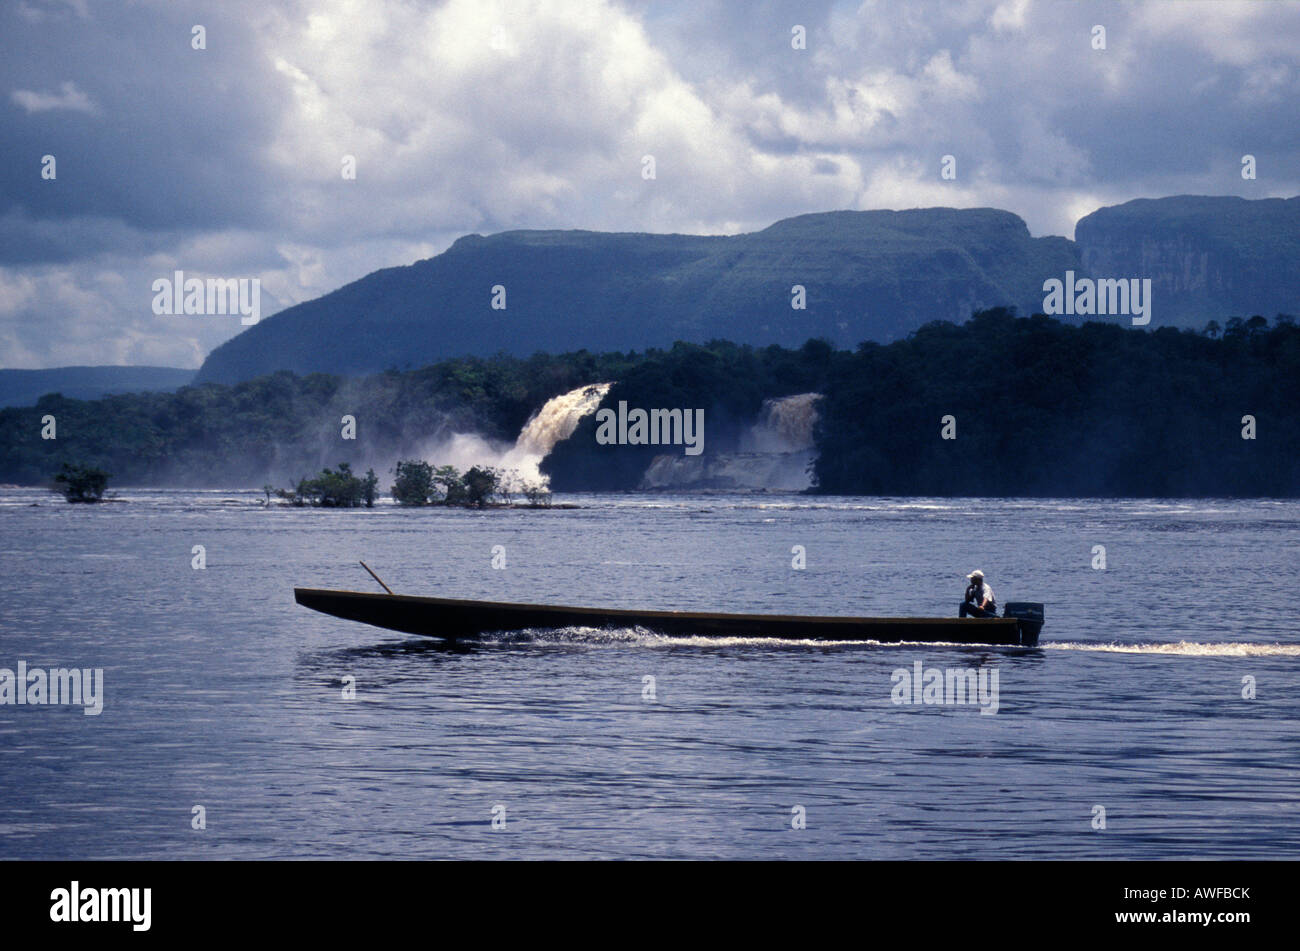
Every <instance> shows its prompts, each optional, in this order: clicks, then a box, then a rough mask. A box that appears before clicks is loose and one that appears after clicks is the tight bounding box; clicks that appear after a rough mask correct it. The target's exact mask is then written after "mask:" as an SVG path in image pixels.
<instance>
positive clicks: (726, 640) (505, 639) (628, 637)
mask: <svg viewBox="0 0 1300 951" xmlns="http://www.w3.org/2000/svg"><path fill="white" fill-rule="evenodd" d="M478 643H480V644H502V645H511V644H555V645H561V644H563V645H572V646H593V647H603V646H614V647H624V646H633V647H707V648H717V647H763V648H769V649H771V648H778V649H780V648H809V647H817V648H821V649H823V650H824V649H826V648H832V647H833V648H842V647H927V648H930V647H960V648H977V649H979V650H984V651H987V650H997V649H1004V650H1017V651H1019V650H1025V649H1026V648H1023V647H1015V646H1011V645H997V644H969V643H949V642H939V641H875V640H860V641H854V640H827V639H826V638H820V637H759V636H754V637H745V636H743V635H736V636H728V637H709V636H707V635H690V636H680V635H668V634H660V633H658V632H657V631H652V630H650V629H649V628H643V627H624V628H597V627H560V628H528V629H525V630H522V631H501V632H498V633H495V634H487V635H483V636H482V637H480V638H479V639H478Z"/></svg>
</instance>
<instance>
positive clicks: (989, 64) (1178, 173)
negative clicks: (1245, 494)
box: [0, 0, 1300, 368]
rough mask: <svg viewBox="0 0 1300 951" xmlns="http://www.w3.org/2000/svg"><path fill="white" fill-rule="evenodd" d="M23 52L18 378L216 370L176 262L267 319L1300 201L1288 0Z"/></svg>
mask: <svg viewBox="0 0 1300 951" xmlns="http://www.w3.org/2000/svg"><path fill="white" fill-rule="evenodd" d="M195 26H202V27H203V33H204V40H205V45H206V48H205V49H194V48H193V46H194V44H195V40H194V28H195ZM1097 26H1101V27H1104V29H1105V49H1095V48H1094V46H1095V45H1096V42H1095V39H1094V37H1095V35H1096V32H1095V27H1097ZM796 27H802V28H803V33H804V35H805V36H806V48H804V49H795V48H794V46H795V42H794V40H795V34H796ZM0 51H2V52H3V58H2V59H0V142H2V143H3V149H2V150H0V155H2V156H3V159H2V161H0V185H2V186H3V191H2V192H0V195H2V198H0V366H3V367H29V368H30V367H45V366H61V365H67V364H153V365H167V366H188V367H194V366H198V364H199V363H200V362H201V361H202V359H203V356H204V355H205V354H206V353H207V352H208V351H209V350H210V349H211V348H212V347H214V346H216V345H217V344H218V343H220V342H222V341H223V340H225V339H227V338H228V337H230V336H233V335H234V334H235V333H237V332H238V331H239V330H240V329H241V327H240V324H239V319H238V317H190V318H184V317H169V316H157V315H155V314H154V313H153V312H152V309H151V303H152V300H153V291H152V290H151V284H152V282H153V280H154V279H155V278H159V277H164V276H169V275H170V274H171V273H172V271H174V270H176V269H181V270H184V271H185V272H186V274H187V276H198V277H249V278H253V277H255V278H258V279H260V280H261V282H262V311H263V315H264V316H265V315H269V314H270V313H273V312H274V311H276V310H278V309H281V308H283V307H285V306H289V305H291V304H294V303H297V302H299V301H302V300H306V299H310V298H312V297H316V296H319V295H320V294H322V293H325V292H327V291H329V290H332V289H333V288H335V287H338V286H339V285H341V284H344V283H346V282H348V281H351V280H354V279H356V278H358V277H361V276H362V275H364V274H367V273H369V272H370V271H373V270H375V269H377V268H380V267H385V266H392V265H399V264H408V263H410V262H412V261H415V260H418V259H420V258H424V257H428V256H430V255H433V254H436V253H438V252H439V251H441V250H443V249H444V248H445V247H446V246H447V245H448V244H450V243H451V241H452V240H454V239H455V238H456V237H458V236H459V235H462V234H467V233H471V232H479V233H489V232H493V231H501V230H506V229H512V228H590V229H600V230H621V231H677V232H695V233H734V232H738V231H748V230H753V229H757V228H762V227H765V226H766V225H768V224H770V223H772V222H773V221H775V220H777V219H779V218H783V217H787V216H790V215H794V214H800V213H805V212H810V211H825V210H830V209H837V208H862V209H866V208H914V207H926V206H933V205H948V206H957V207H979V206H993V207H999V208H1005V209H1008V210H1010V211H1013V212H1015V213H1017V214H1019V215H1020V216H1021V217H1023V218H1024V219H1025V220H1026V222H1027V223H1028V224H1029V228H1030V230H1031V231H1032V232H1033V233H1034V234H1038V235H1041V234H1063V235H1066V236H1072V235H1073V228H1074V222H1075V221H1076V220H1077V219H1078V218H1079V217H1081V216H1082V215H1084V214H1087V213H1088V212H1090V211H1093V210H1095V209H1096V208H1097V207H1099V206H1101V205H1106V204H1115V203H1118V202H1122V201H1127V200H1128V199H1131V198H1136V197H1159V196H1164V195H1173V194H1187V193H1192V194H1212V195H1225V194H1233V195H1242V196H1246V197H1277V196H1292V195H1295V194H1297V193H1300V161H1298V159H1300V122H1298V121H1297V118H1298V115H1300V110H1297V103H1300V62H1298V60H1300V4H1298V3H1294V2H1279V3H1268V2H1260V3H1234V2H1211V3H1196V2H1173V3H1163V2H1151V3H1125V4H1119V3H1110V2H1104V3H1087V2H1067V0H1038V2H1026V0H943V2H936V3H929V2H910V0H909V2H901V0H882V2H871V0H868V2H865V3H859V2H845V3H836V2H822V0H811V2H805V3H783V2H721V0H678V2H649V0H644V2H643V0H621V2H610V0H568V2H529V0H441V2H434V0H428V2H426V0H220V2H208V3H202V2H185V0H5V2H4V3H3V4H2V5H0ZM1245 154H1251V155H1254V156H1255V159H1256V162H1257V170H1258V171H1257V174H1258V178H1257V179H1256V180H1254V181H1246V180H1243V178H1242V176H1241V160H1242V156H1243V155H1245ZM47 155H52V156H54V159H55V166H54V168H55V175H56V177H55V178H54V179H52V180H50V179H46V178H43V177H42V168H43V162H44V157H45V156H47ZM647 155H651V156H654V166H655V177H654V178H653V179H649V180H648V179H646V178H644V177H643V169H644V167H645V166H644V164H643V162H644V157H645V156H647ZM945 155H952V156H954V157H955V159H956V175H957V177H956V179H955V180H944V179H943V178H942V177H941V175H940V172H941V162H942V158H943V156H945ZM345 156H352V157H354V158H355V169H356V176H355V179H354V180H349V179H346V178H345V177H344V175H343V174H342V172H343V163H344V157H345Z"/></svg>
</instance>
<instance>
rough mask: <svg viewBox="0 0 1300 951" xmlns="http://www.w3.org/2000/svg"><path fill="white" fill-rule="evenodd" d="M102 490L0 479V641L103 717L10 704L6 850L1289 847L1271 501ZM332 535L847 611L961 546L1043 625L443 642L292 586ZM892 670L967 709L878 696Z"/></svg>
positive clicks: (717, 597) (642, 589)
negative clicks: (938, 687) (313, 505)
mask: <svg viewBox="0 0 1300 951" xmlns="http://www.w3.org/2000/svg"><path fill="white" fill-rule="evenodd" d="M119 495H120V496H121V497H122V498H123V499H125V500H126V501H125V502H124V503H122V504H109V505H100V506H70V505H67V504H65V503H63V502H61V501H59V500H57V499H56V498H55V497H53V496H51V495H49V494H48V493H43V492H40V491H36V490H26V489H5V490H0V568H2V570H3V578H4V582H5V584H4V594H3V595H2V596H0V597H3V603H2V607H3V610H2V611H0V668H7V669H10V670H16V669H17V665H18V664H19V662H20V661H21V662H25V663H26V664H27V665H28V667H29V668H99V669H102V671H103V711H102V713H100V714H99V715H98V716H87V715H85V714H84V712H83V709H82V708H81V707H76V706H69V705H62V706H55V705H30V704H25V705H21V706H20V705H16V704H7V705H2V706H0V778H2V781H0V857H3V858H40V859H84V858H308V857H320V858H342V859H347V858H358V859H359V858H382V857H413V858H607V857H629V858H708V857H721V858H773V859H780V858H837V859H873V858H1124V859H1147V858H1157V859H1159V858H1297V857H1300V768H1298V763H1297V759H1298V757H1297V735H1298V734H1297V728H1298V726H1300V692H1298V691H1297V686H1300V677H1298V676H1297V663H1298V662H1300V634H1298V633H1297V627H1298V625H1297V623H1296V619H1295V614H1296V612H1295V606H1296V603H1297V592H1300V503H1297V502H1292V501H1258V500H1256V501H1196V502H1177V501H1175V502H1154V501H1143V500H1127V501H1101V500H1059V499H1058V500H979V499H957V500H953V499H880V498H827V499H819V498H808V497H802V496H796V495H699V496H655V495H617V496H573V497H569V498H565V499H560V500H558V501H566V502H573V503H576V504H578V505H580V506H582V507H581V508H580V509H551V510H537V511H533V510H495V511H486V512H469V511H438V510H427V511H410V510H401V509H398V508H396V507H394V506H392V505H383V506H380V507H378V508H376V509H375V510H372V511H367V510H359V511H348V512H339V511H312V510H304V509H292V508H286V507H279V508H270V509H267V508H264V507H263V506H261V505H260V504H259V502H260V499H259V497H258V496H256V495H254V494H251V493H247V492H232V491H226V492H193V491H160V490H151V489H150V490H146V489H141V490H132V489H123V490H121V491H120V492H119ZM200 545H201V546H203V552H204V558H205V560H206V567H205V568H203V569H202V570H198V569H196V568H194V567H193V564H194V561H195V558H196V555H195V554H194V549H195V546H200ZM496 546H501V547H500V548H497V547H496ZM795 546H802V548H803V550H804V552H805V555H804V557H805V559H806V567H805V568H803V569H802V570H800V569H795V568H793V567H792V560H793V559H794V558H795V557H796V556H795V555H794V554H792V549H794V548H795ZM1096 546H1104V548H1105V559H1106V566H1105V568H1104V569H1101V568H1099V567H1094V563H1099V562H1098V558H1099V553H1098V552H1097V550H1096ZM494 557H495V561H496V563H497V564H498V565H501V564H502V562H503V561H504V565H503V567H494V566H493V562H494ZM358 559H364V560H365V561H367V562H368V563H369V564H370V565H371V566H372V567H373V568H375V569H376V570H377V571H378V572H379V573H380V575H381V576H382V577H383V578H384V580H385V581H387V582H388V584H389V585H390V586H391V587H392V588H394V589H395V590H397V591H400V592H404V593H412V594H434V595H442V596H452V597H469V598H490V599H497V600H521V601H537V602H554V603H568V604H584V605H613V606H620V607H621V606H642V607H650V608H680V609H703V610H721V611H728V610H734V611H745V612H751V611H753V612H757V611H771V612H777V613H808V614H861V615H947V614H950V613H953V612H954V611H955V608H956V604H957V602H958V601H959V600H960V598H961V592H962V589H963V587H964V583H965V582H964V578H963V576H964V575H965V574H966V572H968V571H970V570H971V569H973V568H977V567H978V568H982V569H983V570H984V571H985V572H986V573H987V575H988V580H989V582H990V583H991V584H992V586H993V587H994V589H995V590H996V592H997V594H998V598H999V600H1000V601H1002V602H1004V603H1005V602H1006V601H1008V600H1030V601H1042V602H1045V603H1046V604H1047V624H1046V626H1045V628H1044V630H1043V635H1042V644H1041V646H1040V648H1039V649H1034V650H1025V649H1014V648H972V647H958V646H939V645H912V646H908V645H898V646H884V645H876V644H870V643H860V644H845V645H828V644H818V643H814V642H798V641H776V642H764V641H758V640H747V639H693V640H687V641H674V640H669V639H666V638H662V637H659V636H657V635H655V634H653V633H652V632H647V631H635V630H624V631H594V630H565V631H558V632H555V631H539V632H530V633H526V634H518V635H512V636H503V637H498V638H495V639H493V640H491V641H489V642H487V643H484V644H480V645H477V646H472V647H462V648H452V647H448V646H447V645H444V644H442V643H441V642H439V641H436V640H429V639H422V638H416V637H410V636H406V635H401V634H396V633H392V632H386V631H382V630H378V629H375V628H370V627H367V626H364V625H359V624H355V623H350V622H346V621H342V620H338V619H335V618H330V617H326V616H324V615H319V614H316V613H314V612H311V611H308V610H306V609H305V608H300V607H298V606H297V605H296V604H295V603H294V601H293V587H294V586H295V585H301V586H308V587H339V588H349V589H354V590H373V589H375V588H376V586H375V585H374V582H373V581H371V579H370V578H369V577H368V576H367V575H366V574H365V573H364V572H363V571H362V569H361V568H360V567H358V566H357V561H358ZM918 662H919V663H920V665H921V669H922V670H923V671H929V670H931V669H937V670H939V671H940V673H941V674H942V673H944V672H946V671H951V670H956V671H964V670H973V671H977V672H979V671H982V672H983V674H984V677H985V683H995V684H996V688H997V693H996V712H991V711H992V705H991V704H984V705H983V706H981V705H979V704H976V703H965V704H958V703H919V704H917V703H900V702H895V701H896V700H899V699H902V695H900V692H899V691H898V690H896V689H895V684H896V682H898V680H899V677H900V674H899V673H898V672H908V673H909V675H910V673H911V672H912V671H914V670H916V669H917V668H916V665H917V663H918ZM994 674H996V680H994V678H993V675H994ZM648 678H653V679H652V680H650V679H648ZM353 688H354V689H355V698H353V699H346V698H345V694H346V693H347V692H348V691H349V690H350V689H353ZM1252 692H1253V696H1243V694H1247V695H1250V694H1252ZM908 696H909V699H910V695H908ZM950 699H951V698H950ZM982 710H989V711H990V712H989V713H985V712H982ZM196 807H202V808H201V809H197V808H196ZM196 816H201V817H202V819H203V822H199V821H198V819H197V818H196ZM494 819H495V820H496V821H495V826H496V827H495V828H494ZM1103 820H1104V828H1103V827H1102V824H1103ZM195 825H203V826H205V827H204V828H198V829H196V828H194V826H195Z"/></svg>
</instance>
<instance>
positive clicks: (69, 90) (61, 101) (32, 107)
mask: <svg viewBox="0 0 1300 951" xmlns="http://www.w3.org/2000/svg"><path fill="white" fill-rule="evenodd" d="M9 98H10V99H12V100H13V101H14V104H15V105H18V106H21V107H22V108H23V109H25V110H26V111H27V112H28V113H29V114H30V113H33V112H52V111H54V110H56V109H66V110H68V111H70V112H90V113H93V112H95V111H96V109H95V104H94V103H93V102H91V101H90V97H89V96H87V95H86V94H85V93H84V92H82V91H81V90H80V89H78V88H77V84H76V83H74V82H65V83H63V84H62V85H61V86H60V87H59V92H57V93H52V92H32V91H31V90H30V89H15V90H14V91H13V92H12V93H10V94H9Z"/></svg>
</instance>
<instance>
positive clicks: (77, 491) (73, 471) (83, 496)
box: [54, 462, 108, 502]
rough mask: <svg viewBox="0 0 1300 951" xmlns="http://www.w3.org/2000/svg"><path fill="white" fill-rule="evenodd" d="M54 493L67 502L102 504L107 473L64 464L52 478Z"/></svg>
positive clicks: (76, 464)
mask: <svg viewBox="0 0 1300 951" xmlns="http://www.w3.org/2000/svg"><path fill="white" fill-rule="evenodd" d="M54 483H55V484H54V491H55V492H62V493H63V497H64V498H65V499H67V500H68V501H69V502H102V501H103V499H104V490H105V489H107V488H108V473H107V472H105V471H104V470H103V469H98V468H95V467H94V466H83V465H81V464H80V463H74V464H71V465H69V464H68V463H66V462H65V463H64V464H63V467H62V468H61V469H60V470H59V474H58V475H56V476H55V477H54Z"/></svg>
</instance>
